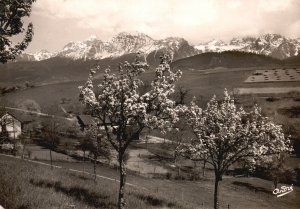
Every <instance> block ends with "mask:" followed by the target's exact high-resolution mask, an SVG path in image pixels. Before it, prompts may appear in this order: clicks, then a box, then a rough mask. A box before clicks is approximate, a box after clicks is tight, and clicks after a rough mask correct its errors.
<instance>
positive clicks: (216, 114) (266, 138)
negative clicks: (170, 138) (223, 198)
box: [179, 90, 290, 209]
mask: <svg viewBox="0 0 300 209" xmlns="http://www.w3.org/2000/svg"><path fill="white" fill-rule="evenodd" d="M224 94H225V96H224V98H223V100H222V101H221V102H218V101H217V99H216V97H213V98H212V99H211V100H210V101H209V102H208V104H207V108H206V109H205V110H202V109H201V108H200V107H198V106H197V105H196V103H195V102H191V105H190V107H187V108H186V110H185V116H186V118H187V121H188V124H189V125H190V127H191V128H192V130H193V132H194V134H195V137H194V138H192V139H190V140H188V141H186V142H185V143H183V144H182V145H181V147H180V149H179V151H180V152H181V153H183V154H184V153H185V156H187V154H186V153H188V155H189V156H191V158H201V157H204V156H205V157H206V159H207V163H209V164H211V165H212V166H213V168H214V173H215V186H214V208H215V209H218V208H219V202H218V194H219V190H218V188H219V182H220V181H221V180H222V176H223V175H224V173H225V172H226V171H227V170H228V168H229V167H230V166H231V165H233V164H234V163H236V162H243V163H247V164H248V165H249V166H253V165H255V164H257V163H260V164H261V163H263V162H264V160H267V159H268V157H267V156H269V155H274V154H279V153H282V152H289V151H290V146H289V140H288V139H287V138H285V137H284V134H283V131H282V128H281V126H279V125H275V124H274V123H273V122H272V121H270V120H268V118H266V117H264V116H263V115H262V114H261V110H260V109H259V108H258V107H257V106H255V107H254V109H253V111H251V112H249V113H247V112H246V111H244V110H243V109H242V108H240V109H238V108H237V107H236V105H235V103H234V100H233V99H232V98H231V97H230V95H229V94H228V92H227V91H226V90H225V92H224Z"/></svg>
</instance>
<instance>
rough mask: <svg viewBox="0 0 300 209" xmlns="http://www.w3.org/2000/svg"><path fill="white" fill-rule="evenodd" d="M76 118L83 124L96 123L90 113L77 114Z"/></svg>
mask: <svg viewBox="0 0 300 209" xmlns="http://www.w3.org/2000/svg"><path fill="white" fill-rule="evenodd" d="M77 119H78V121H79V123H80V124H82V125H84V126H88V125H94V124H96V122H95V120H94V118H93V117H92V116H90V115H77Z"/></svg>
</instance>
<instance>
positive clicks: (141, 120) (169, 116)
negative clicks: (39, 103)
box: [79, 56, 181, 209]
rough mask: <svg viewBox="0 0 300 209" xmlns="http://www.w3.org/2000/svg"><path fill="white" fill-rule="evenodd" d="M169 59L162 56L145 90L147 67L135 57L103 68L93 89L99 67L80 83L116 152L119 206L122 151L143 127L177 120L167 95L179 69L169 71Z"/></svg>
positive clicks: (120, 201) (120, 204) (123, 173)
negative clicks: (143, 77)
mask: <svg viewBox="0 0 300 209" xmlns="http://www.w3.org/2000/svg"><path fill="white" fill-rule="evenodd" d="M169 62H170V59H169V57H168V56H163V57H161V63H160V65H159V66H158V68H156V70H155V77H154V80H153V81H152V82H151V88H150V89H149V90H147V91H146V92H145V89H144V88H143V82H142V80H141V79H140V75H141V74H142V73H144V72H145V70H146V69H148V68H149V67H148V65H147V64H146V63H145V62H142V61H139V59H138V58H137V59H136V60H135V61H134V62H133V63H129V62H125V63H124V64H121V65H120V66H119V69H118V72H116V74H114V73H111V71H110V69H106V70H105V72H104V76H103V81H102V83H101V84H100V85H98V88H95V89H94V86H93V76H94V74H95V73H96V71H97V70H99V69H100V68H99V67H96V68H94V69H92V70H91V72H90V75H89V78H88V80H87V82H86V84H85V85H84V86H80V87H79V89H80V98H81V99H82V101H83V103H84V104H85V105H86V107H87V109H89V110H90V114H91V115H92V116H94V117H96V118H98V123H99V124H100V125H101V126H103V127H104V130H105V134H106V139H107V140H108V141H109V142H110V143H111V145H112V146H113V148H114V149H115V150H116V151H117V152H118V163H119V170H120V189H119V199H118V208H119V209H123V208H125V198H124V189H125V177H126V169H125V163H124V156H125V155H124V154H125V151H126V149H127V147H128V145H129V144H130V143H131V142H132V141H133V140H134V139H136V138H138V137H139V134H140V133H141V131H142V130H143V129H144V128H145V127H148V128H152V129H153V128H158V129H161V130H162V131H165V130H166V129H168V128H170V127H171V126H172V124H174V123H175V122H177V121H178V114H177V111H176V105H175V102H174V101H173V100H171V99H170V96H171V94H173V93H174V88H175V83H176V81H177V80H178V79H179V78H180V77H181V72H180V71H177V72H173V71H171V69H170V66H169ZM95 92H98V94H97V95H96V93H95Z"/></svg>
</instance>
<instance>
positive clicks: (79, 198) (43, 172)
mask: <svg viewBox="0 0 300 209" xmlns="http://www.w3.org/2000/svg"><path fill="white" fill-rule="evenodd" d="M0 168H1V169H0V205H2V206H3V207H4V208H5V209H38V208H39V209H40V208H47V209H58V208H86V209H89V208H103V209H111V208H116V207H117V204H116V203H117V202H116V200H117V191H118V184H117V183H115V182H111V181H107V180H103V179H97V182H94V181H93V179H92V177H91V176H83V175H80V174H76V173H72V172H70V171H67V170H64V169H53V170H51V168H50V167H47V166H42V165H36V164H32V163H29V162H26V161H22V160H20V159H13V158H8V157H3V156H0ZM127 197H128V199H127V201H128V208H130V209H141V208H143V209H152V208H178V209H179V208H183V207H182V206H180V205H179V203H177V202H175V201H173V200H167V199H165V198H162V197H158V196H157V195H155V194H150V193H148V192H145V191H143V190H140V189H137V188H130V187H129V186H128V187H127Z"/></svg>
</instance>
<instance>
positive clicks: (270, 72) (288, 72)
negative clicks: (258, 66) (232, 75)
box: [245, 68, 300, 83]
mask: <svg viewBox="0 0 300 209" xmlns="http://www.w3.org/2000/svg"><path fill="white" fill-rule="evenodd" d="M291 81H300V68H277V69H276V68H273V69H266V70H256V71H255V72H254V73H253V74H252V75H251V76H249V77H248V78H247V79H246V80H245V83H256V82H291Z"/></svg>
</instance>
